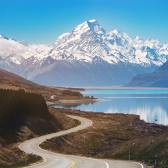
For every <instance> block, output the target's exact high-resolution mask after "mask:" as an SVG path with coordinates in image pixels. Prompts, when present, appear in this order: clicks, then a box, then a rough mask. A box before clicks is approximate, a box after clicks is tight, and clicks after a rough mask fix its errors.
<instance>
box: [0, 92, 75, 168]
mask: <svg viewBox="0 0 168 168" xmlns="http://www.w3.org/2000/svg"><path fill="white" fill-rule="evenodd" d="M65 122H66V123H68V124H66V125H65ZM76 124H77V123H76V122H75V121H74V120H71V119H69V118H68V117H66V116H65V115H63V114H61V113H57V114H55V113H54V110H52V111H49V110H48V108H47V105H46V102H45V100H44V98H43V97H42V96H41V95H38V94H34V93H29V92H25V91H24V90H18V91H14V90H5V89H0V149H1V150H0V168H15V167H20V166H23V165H27V164H28V163H32V162H35V161H38V160H39V159H40V158H39V157H36V156H33V155H27V154H25V153H23V152H21V151H20V150H19V149H18V148H17V144H18V143H20V142H22V141H24V140H26V139H30V138H33V137H37V136H40V135H44V134H48V133H51V132H56V131H59V130H61V129H68V128H70V127H73V126H74V125H76Z"/></svg>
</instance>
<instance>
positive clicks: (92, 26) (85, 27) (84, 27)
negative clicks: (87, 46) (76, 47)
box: [73, 19, 105, 34]
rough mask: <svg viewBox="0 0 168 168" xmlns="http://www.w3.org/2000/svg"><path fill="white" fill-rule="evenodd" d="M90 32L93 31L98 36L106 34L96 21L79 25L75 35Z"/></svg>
mask: <svg viewBox="0 0 168 168" xmlns="http://www.w3.org/2000/svg"><path fill="white" fill-rule="evenodd" d="M88 31H92V32H95V33H97V34H104V32H105V30H104V29H103V28H102V26H100V24H99V23H98V22H97V20H95V19H91V20H88V21H85V22H83V23H82V24H80V25H78V26H77V27H76V28H75V29H74V30H73V32H74V33H85V32H88Z"/></svg>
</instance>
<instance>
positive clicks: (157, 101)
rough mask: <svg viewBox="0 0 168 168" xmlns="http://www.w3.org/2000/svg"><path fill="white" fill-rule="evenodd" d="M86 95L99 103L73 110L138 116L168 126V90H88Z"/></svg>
mask: <svg viewBox="0 0 168 168" xmlns="http://www.w3.org/2000/svg"><path fill="white" fill-rule="evenodd" d="M84 94H85V95H88V96H94V97H97V98H99V101H98V102H96V103H94V104H89V105H80V106H78V107H73V109H80V110H83V111H94V112H105V113H125V114H138V115H140V118H141V119H143V120H145V121H147V122H150V123H157V124H163V125H168V90H161V89H160V90H159V89H157V90H129V89H127V90H86V91H85V92H84Z"/></svg>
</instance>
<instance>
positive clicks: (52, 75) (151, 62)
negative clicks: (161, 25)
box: [0, 19, 168, 86]
mask: <svg viewBox="0 0 168 168" xmlns="http://www.w3.org/2000/svg"><path fill="white" fill-rule="evenodd" d="M167 60H168V44H163V43H161V42H159V41H158V40H153V39H148V40H144V39H142V38H140V37H135V38H131V37H130V36H128V35H127V34H126V33H123V32H120V31H118V30H116V29H115V30H112V31H110V32H106V30H105V29H104V28H103V27H102V26H101V25H100V24H99V23H98V22H97V21H96V20H95V19H93V20H88V21H85V22H83V23H82V24H80V25H78V26H76V27H75V28H74V29H73V30H72V31H71V32H69V33H64V34H62V35H61V36H59V37H58V38H57V40H56V41H55V42H54V43H53V44H51V45H45V44H37V45H35V44H25V43H22V42H19V41H16V40H14V39H10V38H6V37H4V36H2V35H1V36H0V68H3V69H6V70H8V71H12V72H14V73H17V74H19V75H21V76H23V77H25V78H27V79H29V80H32V81H34V82H37V83H40V84H46V85H53V86H56V85H57V86H112V85H125V84H127V83H128V82H129V81H130V80H131V79H132V78H134V77H135V76H137V75H138V74H144V73H151V72H153V71H155V70H156V69H158V68H159V67H160V66H162V65H163V64H164V63H165V62H166V61H167Z"/></svg>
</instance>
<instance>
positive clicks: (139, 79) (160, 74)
mask: <svg viewBox="0 0 168 168" xmlns="http://www.w3.org/2000/svg"><path fill="white" fill-rule="evenodd" d="M128 85H129V86H143V87H163V88H166V87H168V62H166V63H165V64H164V65H162V66H161V67H160V68H159V69H157V70H156V71H154V72H152V73H147V74H142V75H138V76H136V77H134V78H133V79H132V81H131V82H130V83H129V84H128Z"/></svg>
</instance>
